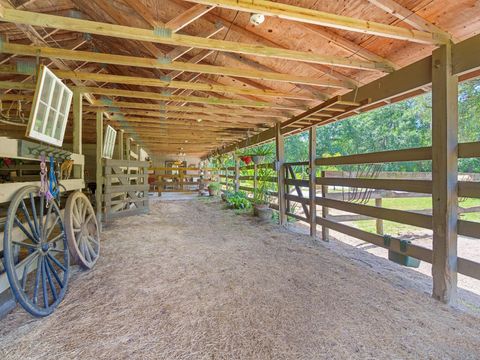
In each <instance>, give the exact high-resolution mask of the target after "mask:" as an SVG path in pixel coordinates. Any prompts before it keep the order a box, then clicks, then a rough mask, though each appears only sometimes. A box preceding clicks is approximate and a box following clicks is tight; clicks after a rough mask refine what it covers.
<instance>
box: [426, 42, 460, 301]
mask: <svg viewBox="0 0 480 360" xmlns="http://www.w3.org/2000/svg"><path fill="white" fill-rule="evenodd" d="M452 71H453V64H452V44H451V43H448V44H445V45H442V46H440V48H438V49H437V50H435V51H433V54H432V211H433V221H432V225H433V261H432V278H433V294H432V296H433V297H434V298H435V299H438V300H440V301H442V302H445V303H454V302H455V300H456V295H457V221H458V214H457V208H458V194H457V183H458V153H457V151H458V77H457V76H454V75H453V74H452Z"/></svg>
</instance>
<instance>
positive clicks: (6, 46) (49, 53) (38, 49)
mask: <svg viewBox="0 0 480 360" xmlns="http://www.w3.org/2000/svg"><path fill="white" fill-rule="evenodd" d="M2 51H3V52H4V53H8V54H17V55H24V56H35V57H36V56H40V57H48V58H53V59H63V60H74V61H87V62H97V63H104V64H113V65H121V66H130V67H131V66H134V67H145V68H150V69H166V70H173V71H176V70H178V71H186V72H195V73H205V74H214V75H225V76H237V77H246V78H251V79H260V80H272V81H281V82H291V83H300V84H308V85H313V86H322V87H332V86H333V87H337V86H339V87H343V84H339V83H338V82H335V81H334V80H330V79H324V80H322V79H312V78H309V77H302V76H296V75H290V74H282V73H274V72H270V73H269V72H264V71H257V70H252V69H239V68H233V67H223V66H214V65H203V64H191V63H185V62H180V61H173V62H171V63H163V62H160V61H158V59H152V58H143V57H136V56H126V55H114V54H105V53H98V52H90V51H79V50H75V51H74V50H65V49H57V48H51V47H45V46H28V45H22V44H12V43H8V42H4V43H3V44H2Z"/></svg>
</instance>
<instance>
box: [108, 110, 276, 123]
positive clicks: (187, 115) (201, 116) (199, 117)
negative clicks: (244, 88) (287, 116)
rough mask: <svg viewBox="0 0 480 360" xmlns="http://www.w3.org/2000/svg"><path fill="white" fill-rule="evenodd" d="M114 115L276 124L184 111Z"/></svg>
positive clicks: (142, 111)
mask: <svg viewBox="0 0 480 360" xmlns="http://www.w3.org/2000/svg"><path fill="white" fill-rule="evenodd" d="M105 111H107V112H109V111H108V108H107V109H105ZM112 113H113V114H115V113H122V114H123V115H125V116H127V117H128V116H130V115H133V116H144V117H147V118H155V119H169V118H177V119H178V118H181V119H191V120H195V121H197V122H203V121H204V120H212V121H230V122H235V123H250V124H251V123H252V122H253V123H255V124H258V123H260V122H261V121H262V122H265V123H273V122H275V119H269V118H260V119H259V118H258V117H255V116H254V115H253V114H250V115H244V116H240V115H236V114H231V115H219V114H195V113H191V112H185V111H183V110H181V111H179V112H174V111H148V110H132V109H124V110H123V111H121V110H118V111H115V112H112Z"/></svg>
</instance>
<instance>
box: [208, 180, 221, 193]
mask: <svg viewBox="0 0 480 360" xmlns="http://www.w3.org/2000/svg"><path fill="white" fill-rule="evenodd" d="M208 189H209V190H212V191H218V190H220V184H219V183H218V182H212V183H210V184H208Z"/></svg>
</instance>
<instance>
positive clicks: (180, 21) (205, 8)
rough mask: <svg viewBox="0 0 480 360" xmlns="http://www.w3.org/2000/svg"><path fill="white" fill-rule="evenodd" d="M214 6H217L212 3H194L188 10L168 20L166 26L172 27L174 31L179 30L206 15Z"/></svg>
mask: <svg viewBox="0 0 480 360" xmlns="http://www.w3.org/2000/svg"><path fill="white" fill-rule="evenodd" d="M214 8H215V6H211V5H201V4H197V5H194V6H192V7H191V8H190V9H188V10H187V11H185V12H183V13H182V14H180V15H178V16H177V17H176V18H175V19H172V20H170V21H169V22H167V23H166V24H165V27H166V28H168V29H172V31H173V32H177V31H179V30H181V29H183V28H184V27H185V26H187V25H188V24H190V23H192V22H193V21H195V20H197V19H198V18H200V17H202V16H203V15H205V14H206V13H207V12H209V11H210V10H212V9H214Z"/></svg>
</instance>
